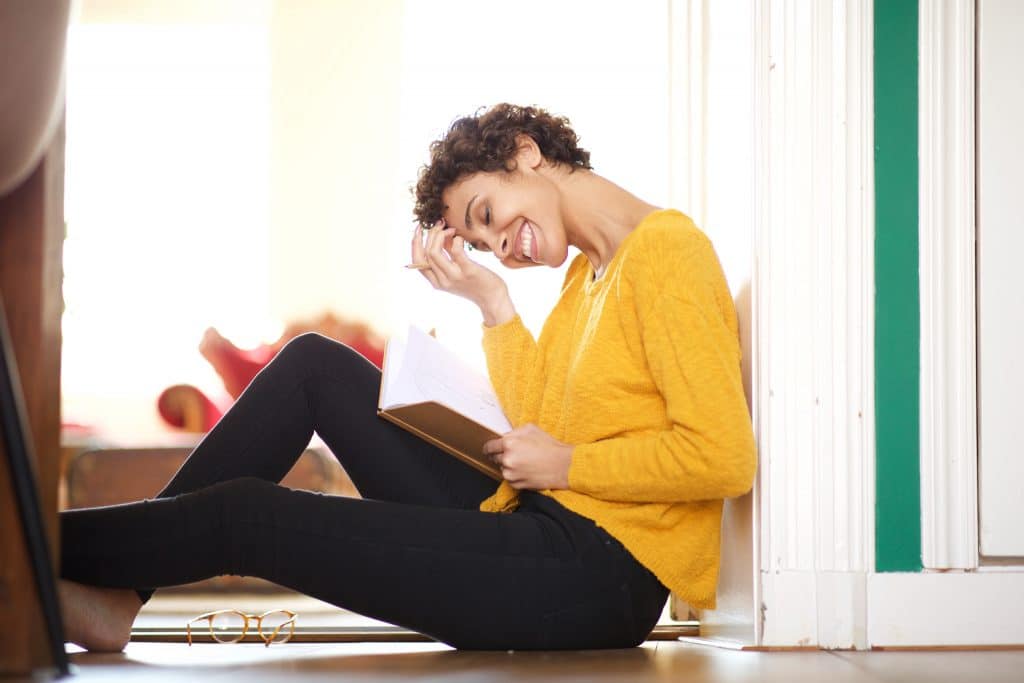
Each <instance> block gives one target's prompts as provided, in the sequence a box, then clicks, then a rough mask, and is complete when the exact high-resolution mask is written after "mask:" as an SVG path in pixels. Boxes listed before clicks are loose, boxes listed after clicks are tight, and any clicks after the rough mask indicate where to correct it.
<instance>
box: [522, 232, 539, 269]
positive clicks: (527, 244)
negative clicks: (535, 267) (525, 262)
mask: <svg viewBox="0 0 1024 683" xmlns="http://www.w3.org/2000/svg"><path fill="white" fill-rule="evenodd" d="M520 234H521V237H520V240H519V245H520V251H521V252H522V254H523V256H525V257H526V258H528V259H530V260H531V261H533V262H534V263H536V262H537V260H536V259H535V258H533V230H532V229H530V226H529V225H524V226H523V230H522V232H521V233H520Z"/></svg>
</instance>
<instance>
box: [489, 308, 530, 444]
mask: <svg viewBox="0 0 1024 683" xmlns="http://www.w3.org/2000/svg"><path fill="white" fill-rule="evenodd" d="M483 330H484V336H483V346H484V355H485V356H486V358H487V373H488V375H489V376H490V378H491V384H492V385H494V391H495V393H496V394H497V395H498V401H499V402H500V403H501V409H502V410H503V411H504V412H505V417H507V418H508V421H509V422H511V423H512V426H513V427H516V426H519V424H520V423H521V421H522V415H523V411H524V409H525V406H524V404H525V396H526V386H527V382H528V381H529V377H530V375H531V371H532V369H533V368H534V367H535V364H536V361H537V353H538V350H537V342H536V341H535V340H534V338H533V334H532V333H531V332H530V330H528V329H527V328H526V325H524V324H523V321H522V319H521V318H520V317H519V314H518V313H517V314H516V315H515V317H513V318H512V319H511V320H508V321H506V322H503V323H501V324H500V325H495V326H493V327H488V326H487V325H483Z"/></svg>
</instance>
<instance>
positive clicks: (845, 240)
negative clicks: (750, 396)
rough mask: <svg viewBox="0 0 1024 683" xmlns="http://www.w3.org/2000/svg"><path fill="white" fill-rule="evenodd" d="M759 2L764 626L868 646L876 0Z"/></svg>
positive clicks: (795, 639) (764, 636)
mask: <svg viewBox="0 0 1024 683" xmlns="http://www.w3.org/2000/svg"><path fill="white" fill-rule="evenodd" d="M757 4H758V16H759V18H760V21H761V25H760V26H759V27H758V30H759V32H760V33H761V34H762V35H763V36H767V38H766V40H767V47H768V49H767V50H766V51H764V52H763V53H762V52H760V51H759V52H758V54H759V57H762V58H764V59H766V61H765V62H763V63H759V64H758V69H759V70H760V71H762V73H763V74H767V88H766V93H765V95H766V96H765V97H764V98H763V99H761V100H760V102H759V106H758V111H757V112H756V113H755V117H756V118H757V119H759V120H761V121H764V123H763V124H762V125H761V127H760V129H759V141H758V148H759V155H760V156H761V159H759V162H758V164H757V166H758V183H757V188H756V192H757V193H758V195H759V196H758V200H757V203H756V204H757V207H758V217H757V220H756V223H755V238H754V242H755V254H756V264H755V270H754V278H755V279H754V294H755V305H754V310H755V321H756V331H755V335H756V337H755V338H756V340H757V353H758V357H757V359H756V367H755V382H754V385H755V409H754V412H755V416H756V421H755V429H756V430H757V437H758V444H759V449H760V463H761V468H762V471H761V473H760V484H761V510H760V513H761V520H762V528H761V532H762V533H761V549H762V553H761V558H762V560H761V567H760V569H761V581H762V590H763V600H762V604H763V619H764V623H763V625H762V628H761V630H760V631H759V633H760V638H761V644H764V645H791V646H800V645H821V646H823V647H863V644H864V643H865V642H866V631H865V623H866V616H865V614H864V609H865V600H864V597H863V596H864V590H863V576H864V574H865V573H866V572H867V571H869V569H870V568H872V567H873V562H874V557H873V555H874V553H873V547H874V526H873V523H874V403H873V401H874V392H873V388H874V379H873V378H874V369H873V368H874V361H873V353H874V331H873V313H874V277H873V254H874V251H873V244H874V231H873V225H874V221H873V215H874V214H873V201H874V197H873V191H872V188H873V159H874V157H873V152H872V150H873V138H872V126H871V122H872V120H873V109H872V104H873V102H872V94H873V85H872V69H871V64H872V62H871V60H872V9H873V7H872V2H871V1H870V0H845V1H842V0H837V2H835V3H807V2H804V1H803V0H774V1H772V0H758V3H757ZM794 600H797V601H799V602H794ZM835 610H838V611H839V613H840V614H842V615H843V616H842V617H841V618H840V619H839V620H836V618H835Z"/></svg>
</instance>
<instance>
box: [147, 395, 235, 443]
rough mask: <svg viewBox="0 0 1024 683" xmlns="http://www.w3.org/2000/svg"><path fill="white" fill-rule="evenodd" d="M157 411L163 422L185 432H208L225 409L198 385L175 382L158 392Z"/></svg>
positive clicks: (225, 407)
mask: <svg viewBox="0 0 1024 683" xmlns="http://www.w3.org/2000/svg"><path fill="white" fill-rule="evenodd" d="M156 409H157V412H159V413H160V417H162V418H163V420H164V422H166V423H167V424H169V425H170V426H172V427H177V428H178V429H183V430H185V431H186V432H208V431H210V430H211V429H213V426H214V425H215V424H217V421H218V420H219V419H220V418H221V416H222V415H223V414H224V411H225V410H227V406H223V407H222V406H219V405H217V404H216V403H214V402H213V401H212V400H210V398H209V397H207V395H206V394H204V393H203V391H202V390H201V389H199V388H198V387H194V386H192V385H191V384H175V385H174V386H172V387H167V388H166V389H164V390H163V391H162V392H160V397H159V398H158V399H157V401H156Z"/></svg>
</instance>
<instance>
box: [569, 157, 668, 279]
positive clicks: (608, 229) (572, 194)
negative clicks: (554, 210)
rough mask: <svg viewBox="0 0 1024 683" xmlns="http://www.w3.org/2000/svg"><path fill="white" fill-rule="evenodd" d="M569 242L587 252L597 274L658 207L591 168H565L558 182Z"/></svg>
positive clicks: (597, 274) (598, 274)
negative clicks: (573, 169) (628, 236)
mask: <svg viewBox="0 0 1024 683" xmlns="http://www.w3.org/2000/svg"><path fill="white" fill-rule="evenodd" d="M559 185H560V188H561V192H562V199H563V203H562V206H563V224H564V225H565V232H566V238H567V239H568V241H569V244H571V245H573V246H575V247H576V248H577V249H579V250H580V251H582V252H583V253H584V254H586V256H587V259H589V260H590V263H591V265H593V267H594V272H595V274H596V276H597V277H600V276H601V275H602V274H604V270H605V268H607V266H608V263H609V262H610V261H611V260H612V258H613V257H614V256H615V252H616V251H617V250H618V248H619V244H621V243H622V240H624V239H626V236H627V235H628V234H629V233H631V232H632V231H633V229H634V228H635V227H636V226H637V225H638V224H639V223H640V221H641V220H643V219H644V217H645V216H647V215H648V214H649V213H651V212H652V211H657V210H658V207H656V206H654V205H652V204H648V203H647V202H645V201H643V200H642V199H640V198H639V197H637V196H636V195H634V194H632V193H630V192H627V191H626V190H624V189H622V188H621V187H619V186H618V185H616V184H615V183H613V182H611V181H610V180H607V179H605V178H602V177H601V176H599V175H597V174H596V173H594V172H592V171H586V170H582V171H581V170H577V171H574V172H572V173H568V172H563V176H562V178H561V182H560V183H559Z"/></svg>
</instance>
